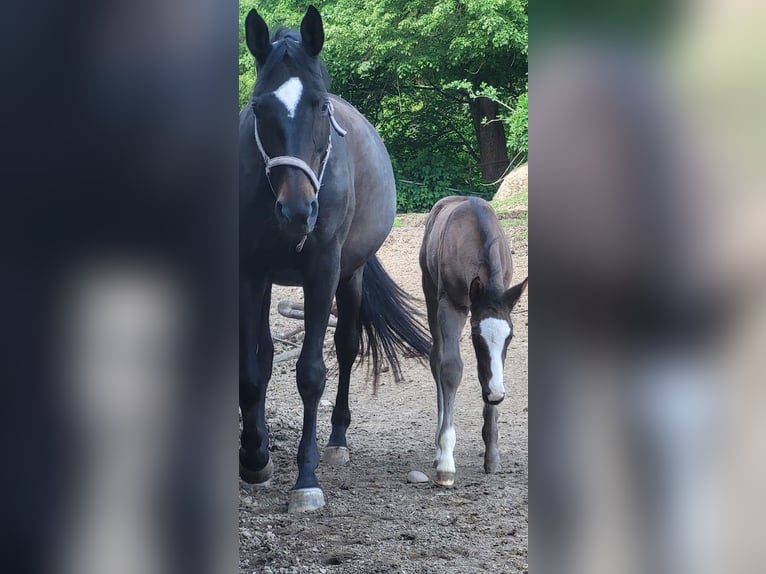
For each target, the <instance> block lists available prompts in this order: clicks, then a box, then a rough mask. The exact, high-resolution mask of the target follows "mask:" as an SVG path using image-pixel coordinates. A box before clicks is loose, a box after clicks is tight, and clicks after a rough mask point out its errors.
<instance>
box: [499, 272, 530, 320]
mask: <svg viewBox="0 0 766 574" xmlns="http://www.w3.org/2000/svg"><path fill="white" fill-rule="evenodd" d="M528 280H529V277H527V278H525V279H524V281H522V282H521V283H519V284H518V285H514V286H513V287H511V288H510V289H508V290H507V291H506V292H505V293H503V302H504V303H505V306H506V307H508V311H509V312H510V311H511V310H513V308H514V307H515V306H516V303H518V302H519V299H520V298H521V295H522V293H524V291H525V290H526V288H527V281H528Z"/></svg>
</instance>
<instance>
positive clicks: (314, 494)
mask: <svg viewBox="0 0 766 574" xmlns="http://www.w3.org/2000/svg"><path fill="white" fill-rule="evenodd" d="M323 506H324V493H322V489H321V488H300V489H298V490H291V491H290V500H289V501H288V503H287V512H290V513H293V512H312V511H314V510H319V509H320V508H322V507H323Z"/></svg>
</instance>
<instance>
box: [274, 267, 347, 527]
mask: <svg viewBox="0 0 766 574" xmlns="http://www.w3.org/2000/svg"><path fill="white" fill-rule="evenodd" d="M339 260H340V256H339V254H338V255H337V256H336V257H334V258H331V257H327V258H323V260H322V261H319V262H318V263H317V265H316V266H315V267H314V268H312V269H311V272H310V273H308V274H307V277H306V280H305V281H304V288H303V295H304V300H305V305H306V310H305V324H306V335H305V337H304V338H303V348H302V349H301V355H300V358H299V359H298V363H297V365H296V369H295V371H296V379H297V383H298V392H299V393H300V395H301V400H302V401H303V435H302V436H301V442H300V444H299V445H298V480H297V481H296V483H295V486H293V489H292V490H291V491H290V500H289V504H288V507H287V510H288V512H304V511H309V510H317V509H319V508H322V507H323V506H324V503H325V501H324V494H323V493H322V489H321V488H320V486H319V480H317V477H316V468H317V466H318V464H319V449H318V448H317V437H316V422H317V408H318V406H319V399H320V398H321V397H322V393H323V392H324V385H325V376H326V373H327V369H326V367H325V364H324V357H323V356H322V355H323V345H324V338H325V333H326V331H327V322H328V320H329V318H330V308H331V307H332V300H333V295H334V294H335V290H336V288H337V286H338V275H339V268H340V263H339Z"/></svg>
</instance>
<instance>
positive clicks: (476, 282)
mask: <svg viewBox="0 0 766 574" xmlns="http://www.w3.org/2000/svg"><path fill="white" fill-rule="evenodd" d="M482 293H484V283H482V282H481V277H474V278H473V281H471V287H470V288H469V289H468V298H469V299H470V300H471V303H475V302H476V301H478V299H479V298H480V297H481V295H482Z"/></svg>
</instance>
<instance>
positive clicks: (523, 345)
mask: <svg viewBox="0 0 766 574" xmlns="http://www.w3.org/2000/svg"><path fill="white" fill-rule="evenodd" d="M424 221H425V216H424V215H409V216H400V217H399V218H397V225H396V226H395V227H394V229H393V230H392V232H391V235H390V236H389V238H388V240H387V241H386V243H385V245H384V246H383V248H382V249H381V250H380V252H379V256H380V258H381V261H382V262H383V265H384V266H385V268H386V269H387V271H388V272H389V273H390V274H391V275H392V277H393V278H394V280H395V281H396V282H397V283H398V284H399V285H401V286H402V287H403V288H404V289H405V290H407V291H408V292H409V293H411V294H412V295H415V296H416V297H417V298H418V299H419V300H422V291H421V288H420V269H419V266H418V250H419V248H420V242H421V239H422V234H423V223H424ZM504 223H505V222H504ZM507 229H508V231H507V235H508V240H509V242H510V244H511V247H512V250H513V253H514V283H515V282H517V281H519V280H521V279H522V278H524V277H525V276H526V275H527V252H528V243H527V239H526V233H525V226H524V228H521V227H519V226H518V225H515V226H514V225H509V226H508V227H507ZM300 298H301V294H300V290H297V289H291V288H282V287H275V288H274V295H273V304H272V333H275V334H279V333H284V332H286V331H289V330H290V329H291V328H293V327H295V326H296V321H295V320H291V319H286V318H284V317H281V316H280V315H279V314H278V313H277V311H276V306H277V305H276V303H277V302H278V301H280V300H284V299H290V300H299V299H300ZM423 307H424V306H423ZM513 323H514V338H513V340H512V342H511V345H510V347H509V349H508V356H507V359H506V363H505V385H506V393H507V394H506V398H505V401H504V402H503V403H502V405H501V406H500V422H499V432H500V441H499V443H500V451H501V457H502V462H503V471H502V472H501V473H499V474H495V475H487V474H484V471H483V458H482V456H483V449H484V444H483V442H482V439H481V425H482V414H481V413H482V400H481V391H480V387H479V383H478V380H477V376H476V360H475V358H474V355H473V349H472V347H471V341H470V331H469V327H468V326H466V330H465V332H464V338H463V343H462V355H463V360H464V362H465V367H464V375H463V382H462V384H461V386H460V390H459V391H458V398H457V408H456V423H457V445H456V447H455V462H456V465H457V478H456V481H455V485H454V487H452V488H442V487H437V486H436V485H434V484H433V483H425V484H420V485H413V484H408V483H407V480H406V477H407V473H408V472H409V471H410V470H413V469H417V470H421V471H423V472H425V473H426V474H428V475H429V477H431V478H433V476H434V469H433V468H432V461H433V456H434V433H435V430H436V387H435V383H434V381H433V379H432V377H431V372H430V370H429V368H428V366H427V365H425V364H421V363H419V362H418V361H417V360H415V359H402V367H403V372H404V377H405V380H404V382H402V383H399V384H397V383H395V382H394V381H393V377H391V376H390V375H384V376H383V377H382V378H381V384H380V386H379V388H378V394H377V395H376V396H373V394H372V381H371V379H370V378H369V377H367V376H366V368H365V367H364V366H362V367H361V368H358V369H356V370H355V371H354V372H353V374H352V379H351V393H350V407H351V426H350V428H349V431H348V441H349V449H350V456H351V462H350V463H349V464H348V465H347V466H345V467H332V466H329V465H325V464H320V466H319V470H318V477H319V480H320V481H321V484H322V486H323V489H324V493H325V498H326V501H327V505H326V506H325V508H324V509H322V510H321V511H319V512H316V513H312V514H302V515H291V514H287V498H288V491H289V489H290V488H291V487H292V486H293V483H294V481H295V478H296V476H297V467H296V462H295V457H296V453H297V448H298V441H299V440H300V428H301V424H302V406H301V401H300V397H299V396H298V392H297V390H296V386H295V373H294V369H295V361H294V360H291V361H287V362H284V363H281V364H278V365H275V369H274V376H273V378H272V380H271V383H270V385H269V389H268V398H267V405H266V411H267V418H268V423H269V425H270V428H271V433H272V457H273V458H272V460H273V461H274V464H275V466H276V472H275V475H274V478H272V480H271V484H270V486H268V487H267V488H252V487H247V486H244V485H243V486H241V488H240V497H239V544H240V551H239V555H240V562H239V564H240V566H239V570H240V573H248V574H250V573H263V574H269V573H274V574H276V573H287V572H290V573H293V572H296V573H297V572H311V573H315V572H317V573H348V574H351V573H367V572H380V573H383V572H391V573H394V572H396V573H410V574H413V573H440V574H442V573H453V572H456V573H464V572H465V573H471V572H495V573H499V572H527V534H528V519H527V471H528V467H527V418H528V415H527V295H526V294H525V295H524V296H523V298H522V300H521V302H520V303H519V304H518V305H517V307H516V309H515V310H514V314H513ZM331 340H332V337H331V333H328V338H327V341H328V346H327V349H328V353H329V352H330V349H331V347H330V346H329V342H330V341H331ZM290 348H291V346H290V345H287V344H280V343H277V344H276V353H280V352H282V351H286V350H289V349H290ZM335 365H336V363H335V359H334V356H332V355H328V358H327V366H328V371H332V369H333V368H334V367H335ZM336 390H337V374H335V373H333V375H332V376H331V377H330V378H329V379H328V381H327V387H326V389H325V393H324V397H323V403H322V406H320V412H319V428H318V436H319V440H320V445H321V446H323V445H324V443H325V442H326V441H327V437H328V436H329V434H330V415H331V413H332V406H331V405H332V404H334V402H335V393H336ZM327 401H329V402H327Z"/></svg>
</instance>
